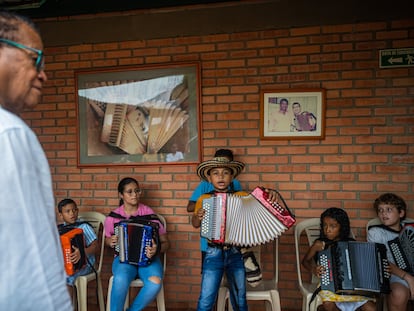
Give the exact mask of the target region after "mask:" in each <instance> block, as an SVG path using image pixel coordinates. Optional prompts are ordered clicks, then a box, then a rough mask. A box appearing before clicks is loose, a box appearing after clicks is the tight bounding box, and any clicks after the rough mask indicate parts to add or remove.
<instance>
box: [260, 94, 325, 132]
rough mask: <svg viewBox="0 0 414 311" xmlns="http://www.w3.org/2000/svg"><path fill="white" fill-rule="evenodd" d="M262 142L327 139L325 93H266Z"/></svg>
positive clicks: (262, 118)
mask: <svg viewBox="0 0 414 311" xmlns="http://www.w3.org/2000/svg"><path fill="white" fill-rule="evenodd" d="M260 100H261V103H260V138H261V139H286V138H288V139H323V138H324V137H325V90H324V89H287V90H262V91H261V93H260Z"/></svg>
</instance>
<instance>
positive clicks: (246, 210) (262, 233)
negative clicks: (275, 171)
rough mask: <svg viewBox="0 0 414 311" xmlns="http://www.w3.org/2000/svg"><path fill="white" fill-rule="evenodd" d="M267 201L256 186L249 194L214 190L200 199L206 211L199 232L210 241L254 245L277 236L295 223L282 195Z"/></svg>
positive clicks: (265, 194) (246, 245) (262, 191)
mask: <svg viewBox="0 0 414 311" xmlns="http://www.w3.org/2000/svg"><path fill="white" fill-rule="evenodd" d="M279 197H280V198H281V200H280V201H281V202H278V203H277V204H271V203H270V202H269V201H268V200H267V193H265V192H264V190H263V189H261V188H259V187H257V188H255V189H254V190H253V191H252V192H251V193H250V194H248V195H246V196H240V195H237V194H232V193H216V194H215V195H213V196H211V197H210V198H207V199H203V202H202V207H203V209H204V210H205V211H206V212H205V216H204V217H203V220H202V222H201V230H200V232H201V236H202V237H205V238H207V239H209V240H211V241H212V242H214V243H223V244H231V245H238V246H245V247H250V246H255V245H260V244H264V243H267V242H270V241H272V240H274V239H275V238H278V237H279V236H280V235H281V234H282V233H283V232H285V231H286V230H288V229H289V228H290V227H291V226H293V224H294V223H295V218H294V215H293V214H292V213H291V212H290V210H289V209H288V207H287V205H286V203H285V202H284V200H283V198H282V197H281V196H280V194H279Z"/></svg>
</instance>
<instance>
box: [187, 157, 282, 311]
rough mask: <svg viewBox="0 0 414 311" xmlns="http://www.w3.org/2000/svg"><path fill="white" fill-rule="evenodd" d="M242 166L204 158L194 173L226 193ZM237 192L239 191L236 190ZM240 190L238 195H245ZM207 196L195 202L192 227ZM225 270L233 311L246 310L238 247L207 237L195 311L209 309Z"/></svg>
mask: <svg viewBox="0 0 414 311" xmlns="http://www.w3.org/2000/svg"><path fill="white" fill-rule="evenodd" d="M243 168H244V164H243V163H241V162H238V161H230V160H229V159H228V158H224V157H216V158H214V159H213V160H209V161H205V162H202V163H200V164H199V166H198V167H197V174H198V176H199V177H200V178H202V179H203V180H205V181H208V182H210V183H211V184H212V185H213V186H214V191H213V192H211V193H210V195H209V196H211V195H214V194H215V193H228V192H229V185H230V184H231V182H232V181H233V179H234V178H236V177H237V176H238V175H239V174H240V173H241V171H242V170H243ZM265 191H266V192H267V193H268V197H269V201H272V202H275V201H276V200H277V198H278V195H277V193H276V192H275V191H273V190H267V189H266V190H265ZM237 194H240V192H239V193H237ZM246 194H247V193H243V194H241V195H246ZM204 198H206V195H204V196H202V197H200V199H199V200H198V201H197V203H196V206H195V210H194V214H193V216H192V225H193V226H194V227H195V228H199V227H200V226H201V222H202V220H203V217H204V216H205V214H206V211H205V209H203V208H202V201H203V199H204ZM224 273H226V276H227V281H228V284H229V290H230V302H231V304H232V306H233V310H236V311H245V310H247V309H248V307H247V300H246V277H245V267H244V262H243V256H242V253H241V247H240V246H235V245H229V244H226V243H217V242H216V241H213V240H209V241H208V246H207V250H206V255H205V258H204V260H203V264H202V280H201V293H200V296H199V299H198V305H197V310H198V311H211V310H212V309H213V306H214V303H215V301H216V298H217V294H218V290H219V287H220V282H221V279H222V277H223V274H224Z"/></svg>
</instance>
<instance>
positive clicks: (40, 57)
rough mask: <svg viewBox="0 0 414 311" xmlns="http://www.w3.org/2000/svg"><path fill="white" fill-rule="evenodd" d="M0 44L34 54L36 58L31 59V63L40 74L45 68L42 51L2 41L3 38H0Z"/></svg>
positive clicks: (5, 40) (9, 41)
mask: <svg viewBox="0 0 414 311" xmlns="http://www.w3.org/2000/svg"><path fill="white" fill-rule="evenodd" d="M0 42H3V43H5V44H8V45H10V46H13V47H15V48H18V49H22V50H28V51H30V52H33V53H36V54H37V57H36V58H33V63H34V66H35V67H36V71H37V72H41V71H42V70H43V69H44V68H45V60H44V54H43V51H41V50H38V49H35V48H31V47H28V46H25V45H24V44H21V43H17V42H14V41H11V40H7V39H3V38H0Z"/></svg>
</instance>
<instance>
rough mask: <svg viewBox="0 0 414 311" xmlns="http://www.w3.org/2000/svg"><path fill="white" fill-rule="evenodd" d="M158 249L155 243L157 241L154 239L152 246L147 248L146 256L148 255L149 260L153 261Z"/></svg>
mask: <svg viewBox="0 0 414 311" xmlns="http://www.w3.org/2000/svg"><path fill="white" fill-rule="evenodd" d="M157 247H158V245H157V244H156V243H155V240H154V239H152V245H151V246H146V247H145V254H146V255H147V257H148V258H150V259H151V258H152V257H154V256H155V254H156V253H157Z"/></svg>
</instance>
